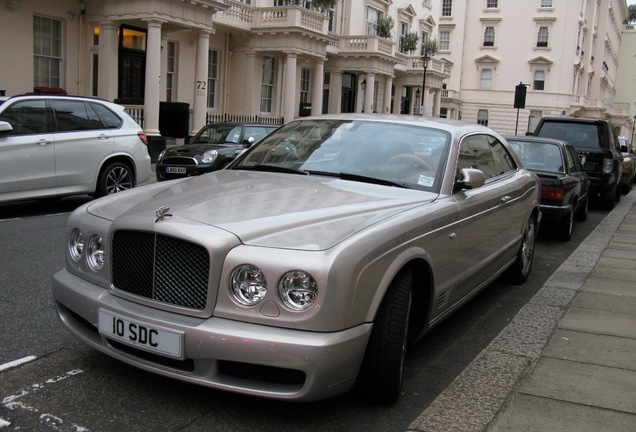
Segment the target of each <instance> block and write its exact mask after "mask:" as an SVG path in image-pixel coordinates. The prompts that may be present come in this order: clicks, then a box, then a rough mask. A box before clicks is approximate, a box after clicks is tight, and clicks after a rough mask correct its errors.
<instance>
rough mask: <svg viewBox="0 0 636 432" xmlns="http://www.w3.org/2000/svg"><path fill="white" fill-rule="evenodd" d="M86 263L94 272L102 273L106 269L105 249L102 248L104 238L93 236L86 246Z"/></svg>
mask: <svg viewBox="0 0 636 432" xmlns="http://www.w3.org/2000/svg"><path fill="white" fill-rule="evenodd" d="M86 261H87V262H88V266H89V267H90V269H91V270H93V271H100V270H101V269H102V267H104V249H103V248H102V238H101V237H99V236H92V237H91V238H90V240H89V241H88V245H87V246H86Z"/></svg>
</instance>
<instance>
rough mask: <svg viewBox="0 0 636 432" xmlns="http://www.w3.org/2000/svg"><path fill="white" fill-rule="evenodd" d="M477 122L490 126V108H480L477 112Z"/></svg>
mask: <svg viewBox="0 0 636 432" xmlns="http://www.w3.org/2000/svg"><path fill="white" fill-rule="evenodd" d="M477 123H478V124H480V125H483V126H488V110H485V109H480V110H479V111H478V112H477Z"/></svg>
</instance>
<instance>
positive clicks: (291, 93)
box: [283, 52, 298, 122]
mask: <svg viewBox="0 0 636 432" xmlns="http://www.w3.org/2000/svg"><path fill="white" fill-rule="evenodd" d="M286 55H287V57H286V63H285V89H284V92H283V98H284V99H283V119H284V121H285V122H288V121H291V120H293V119H294V118H295V117H296V112H297V107H296V64H297V63H298V54H296V53H293V52H290V53H286Z"/></svg>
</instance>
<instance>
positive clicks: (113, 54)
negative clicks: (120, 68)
mask: <svg viewBox="0 0 636 432" xmlns="http://www.w3.org/2000/svg"><path fill="white" fill-rule="evenodd" d="M97 55H98V60H97V61H98V65H97V69H98V71H97V96H98V97H100V98H102V99H106V100H110V101H112V100H115V98H117V84H118V83H117V63H118V62H117V60H118V58H117V57H118V55H117V24H115V23H114V22H112V21H104V22H100V23H99V46H98V51H97Z"/></svg>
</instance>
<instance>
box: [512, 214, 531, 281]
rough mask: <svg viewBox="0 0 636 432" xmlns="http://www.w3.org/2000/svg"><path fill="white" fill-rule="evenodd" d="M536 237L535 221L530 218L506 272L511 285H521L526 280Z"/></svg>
mask: <svg viewBox="0 0 636 432" xmlns="http://www.w3.org/2000/svg"><path fill="white" fill-rule="evenodd" d="M536 237H537V221H536V220H535V218H534V216H530V219H528V224H527V225H526V229H525V232H524V234H523V240H521V246H519V251H518V252H517V259H516V260H515V263H514V264H513V265H512V266H511V267H510V269H509V270H508V278H509V280H510V282H511V283H513V284H515V285H521V284H522V283H524V282H525V281H527V280H528V276H529V275H530V269H531V268H532V261H533V259H534V242H535V240H536Z"/></svg>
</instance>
